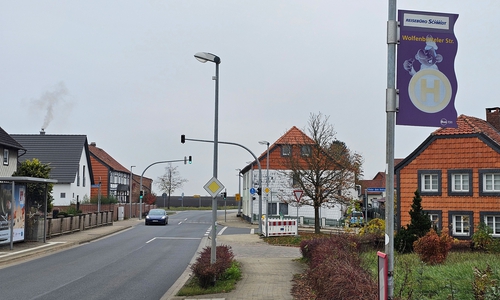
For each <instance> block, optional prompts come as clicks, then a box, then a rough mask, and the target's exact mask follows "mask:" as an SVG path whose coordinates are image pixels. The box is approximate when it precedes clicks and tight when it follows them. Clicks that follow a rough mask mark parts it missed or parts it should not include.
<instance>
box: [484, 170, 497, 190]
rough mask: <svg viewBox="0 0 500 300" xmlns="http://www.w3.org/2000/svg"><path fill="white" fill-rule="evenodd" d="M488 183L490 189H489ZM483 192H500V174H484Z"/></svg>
mask: <svg viewBox="0 0 500 300" xmlns="http://www.w3.org/2000/svg"><path fill="white" fill-rule="evenodd" d="M488 183H489V185H490V187H488ZM482 189H483V192H488V193H491V192H493V193H495V192H500V173H484V174H483V187H482Z"/></svg>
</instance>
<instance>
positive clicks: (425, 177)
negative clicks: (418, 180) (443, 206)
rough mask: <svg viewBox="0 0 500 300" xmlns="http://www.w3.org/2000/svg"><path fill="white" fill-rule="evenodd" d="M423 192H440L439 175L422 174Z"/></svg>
mask: <svg viewBox="0 0 500 300" xmlns="http://www.w3.org/2000/svg"><path fill="white" fill-rule="evenodd" d="M420 188H421V189H422V192H438V191H439V177H438V174H422V186H421V187H420Z"/></svg>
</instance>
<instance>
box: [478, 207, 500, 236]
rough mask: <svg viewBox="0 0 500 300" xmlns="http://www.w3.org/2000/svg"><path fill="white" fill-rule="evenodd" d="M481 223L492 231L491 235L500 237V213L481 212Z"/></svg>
mask: <svg viewBox="0 0 500 300" xmlns="http://www.w3.org/2000/svg"><path fill="white" fill-rule="evenodd" d="M479 215H480V217H481V222H484V224H486V226H488V227H489V228H490V229H491V234H492V235H493V236H495V237H500V212H480V213H479Z"/></svg>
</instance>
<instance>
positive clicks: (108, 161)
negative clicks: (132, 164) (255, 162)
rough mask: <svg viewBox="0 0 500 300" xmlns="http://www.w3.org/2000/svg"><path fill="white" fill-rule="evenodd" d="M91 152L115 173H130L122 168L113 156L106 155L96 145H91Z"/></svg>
mask: <svg viewBox="0 0 500 300" xmlns="http://www.w3.org/2000/svg"><path fill="white" fill-rule="evenodd" d="M89 150H90V153H92V154H93V155H94V156H95V157H96V158H97V159H99V160H100V161H102V162H103V163H104V164H106V165H107V166H108V167H110V168H111V169H113V170H115V171H119V172H123V173H130V171H129V170H127V168H125V167H124V166H122V165H121V164H120V163H119V162H117V161H116V160H115V159H114V158H113V157H111V155H109V154H108V153H106V151H104V150H102V149H101V148H98V147H96V145H95V144H94V143H91V144H90V145H89Z"/></svg>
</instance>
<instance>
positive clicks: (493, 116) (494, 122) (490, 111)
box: [486, 107, 500, 131]
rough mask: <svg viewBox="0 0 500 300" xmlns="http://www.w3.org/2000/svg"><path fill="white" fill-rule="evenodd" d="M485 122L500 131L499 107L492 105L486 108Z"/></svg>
mask: <svg viewBox="0 0 500 300" xmlns="http://www.w3.org/2000/svg"><path fill="white" fill-rule="evenodd" d="M486 122H488V123H490V124H491V126H493V127H495V129H496V130H498V131H500V107H492V108H487V109H486Z"/></svg>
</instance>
